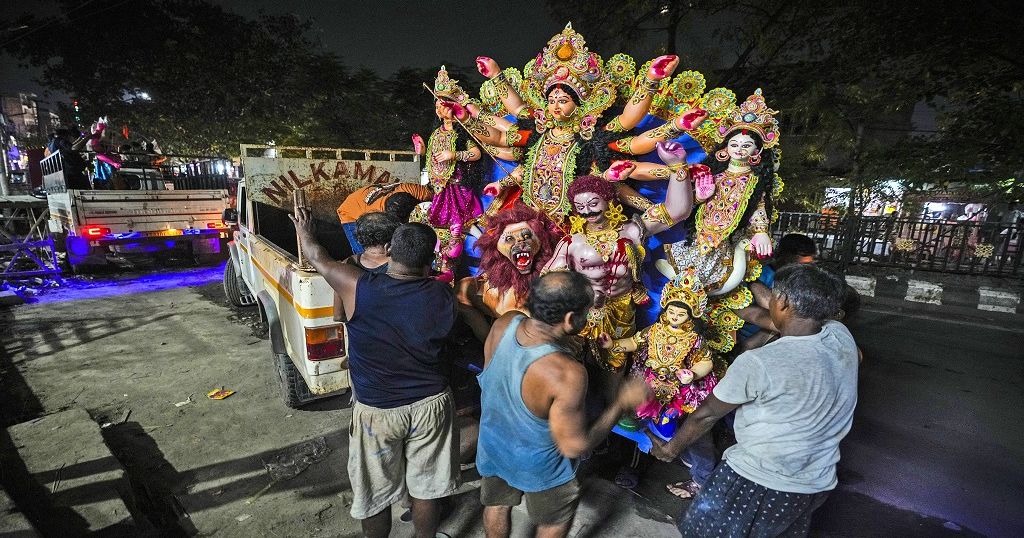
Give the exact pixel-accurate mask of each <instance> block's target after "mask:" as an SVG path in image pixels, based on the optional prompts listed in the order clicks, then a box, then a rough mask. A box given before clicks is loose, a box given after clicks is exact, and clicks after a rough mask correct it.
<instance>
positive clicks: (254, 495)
mask: <svg viewBox="0 0 1024 538" xmlns="http://www.w3.org/2000/svg"><path fill="white" fill-rule="evenodd" d="M219 276H220V275H219V268H204V269H188V270H183V271H166V272H163V273H161V274H158V275H153V274H147V275H136V276H131V275H128V276H121V275H113V276H107V277H100V278H95V279H91V280H77V281H72V282H71V283H70V285H69V286H67V287H65V288H61V289H58V290H48V291H46V292H45V293H44V294H42V295H41V296H40V297H39V301H37V302H35V303H34V304H31V305H25V306H22V307H17V308H16V309H13V310H9V311H6V312H4V311H3V309H0V314H2V315H0V336H2V337H3V338H2V340H3V342H2V344H3V349H2V350H0V351H2V353H0V359H2V360H0V374H2V382H0V389H2V390H0V400H2V403H3V404H5V405H3V406H0V407H2V409H0V411H2V413H0V416H2V418H3V419H4V422H5V424H11V423H14V422H17V421H20V420H27V419H30V418H33V417H35V416H38V415H39V414H44V413H48V412H53V411H55V410H59V409H62V408H66V407H69V406H79V407H83V408H85V409H86V410H88V411H89V412H90V414H91V415H92V416H93V417H94V418H95V419H96V420H98V421H101V422H102V421H106V420H109V418H110V417H118V418H119V417H125V416H128V415H126V413H127V412H128V411H129V410H130V417H131V418H130V419H129V420H127V422H126V423H124V424H120V425H117V426H115V427H112V428H108V429H106V430H104V432H105V435H104V436H105V440H106V441H107V444H108V445H109V446H110V447H111V449H112V450H113V451H114V452H115V454H116V455H117V456H118V459H119V460H121V461H122V464H123V465H125V467H126V468H127V469H128V472H129V475H131V476H132V477H133V478H134V479H135V480H137V481H138V482H139V483H144V484H146V486H145V487H146V488H147V491H146V494H147V496H148V497H149V501H150V502H151V503H152V506H151V507H150V509H149V510H148V513H147V516H148V517H149V518H150V519H153V520H155V521H154V522H155V523H157V524H158V525H161V526H162V524H166V525H167V526H165V527H164V529H170V530H172V531H175V532H169V533H168V534H169V535H174V534H179V535H182V534H191V533H194V532H200V533H214V532H216V533H217V534H220V535H228V536H242V535H259V534H266V535H270V534H276V535H279V536H288V535H306V536H317V535H334V536H337V535H343V536H344V535H351V534H352V533H354V532H355V531H356V529H357V528H358V527H357V523H356V522H355V521H353V520H352V519H351V518H349V517H348V515H347V506H346V504H347V502H348V498H347V497H346V495H350V494H348V493H347V489H348V484H347V476H346V472H345V469H344V453H345V452H346V444H347V443H346V438H345V434H344V432H345V430H346V425H347V420H348V416H349V412H348V410H347V409H345V406H344V404H343V402H337V401H331V400H327V401H324V402H322V403H320V404H317V405H315V406H313V407H311V408H309V409H306V410H303V411H293V410H290V409H287V408H285V407H284V406H283V405H282V404H281V402H280V398H279V396H278V394H277V388H276V385H275V380H274V378H273V373H272V371H271V370H270V368H269V358H268V352H267V347H268V346H267V342H266V340H264V339H262V338H261V336H262V335H260V334H259V332H258V330H254V329H253V327H252V324H253V322H254V319H253V316H252V313H250V314H248V315H245V314H243V313H241V312H239V311H236V310H232V309H230V308H227V307H226V305H225V303H224V300H223V298H222V297H220V290H219ZM905 306H907V305H906V304H905V303H899V304H898V305H890V304H885V303H871V304H867V305H865V308H864V310H863V311H862V312H861V313H860V315H859V317H858V318H857V319H855V320H853V321H852V322H851V327H852V329H853V332H854V335H855V336H856V337H857V341H858V344H859V345H860V346H861V348H862V349H863V350H864V353H865V357H866V359H865V363H864V365H863V367H862V373H861V378H860V401H859V404H858V408H857V414H856V419H855V424H854V427H853V430H852V432H851V433H850V435H849V436H848V437H847V439H846V440H845V441H844V443H843V445H842V461H841V462H840V469H839V473H840V487H839V489H838V490H837V491H836V492H834V493H833V495H832V497H831V498H830V499H829V501H828V503H827V504H826V505H825V506H824V507H823V508H822V509H821V510H820V511H819V513H818V514H817V515H816V518H815V522H814V526H813V532H812V535H814V536H974V535H988V536H1024V515H1022V514H1024V511H1022V510H1021V506H1022V501H1021V499H1024V435H1021V434H1020V431H1019V429H1018V425H1020V424H1022V423H1024V407H1022V406H1021V404H1020V396H1021V387H1022V381H1024V362H1022V359H1024V352H1022V350H1024V338H1022V336H1021V335H1022V334H1024V332H1022V329H1024V320H1022V319H1019V317H1003V318H1002V319H1003V320H1004V321H999V322H993V321H991V320H987V319H984V317H982V316H981V315H980V314H977V315H975V314H974V313H968V314H971V315H961V314H959V313H957V314H952V313H949V311H945V310H941V309H939V310H936V309H934V308H932V309H928V308H923V307H913V306H912V307H909V308H906V309H903V310H901V308H903V307H905ZM993 319H995V318H993ZM1007 320H1008V321H1007ZM221 385H226V386H228V387H229V388H233V389H235V390H237V391H238V393H237V394H236V395H235V396H232V397H231V398H229V399H227V400H223V401H219V402H216V401H212V400H207V399H206V398H203V397H202V395H203V393H204V392H206V391H208V390H210V388H213V387H217V386H221ZM190 395H191V396H193V403H189V404H185V405H181V406H176V405H175V404H176V403H181V402H182V401H185V400H186V399H188V398H189V396H190ZM320 436H323V437H325V438H326V439H327V442H328V445H329V446H331V447H332V448H333V449H334V451H335V453H334V454H332V457H330V458H328V459H327V460H326V461H323V462H320V463H317V464H314V465H313V466H311V467H310V468H309V469H308V470H306V471H305V472H303V473H302V474H300V475H299V476H298V477H296V478H294V479H291V480H288V481H286V482H282V483H280V484H277V485H274V486H273V487H271V488H270V489H269V490H267V491H265V492H263V493H260V492H261V491H262V490H263V489H264V488H266V487H267V486H268V484H269V479H268V478H267V477H266V473H265V470H264V469H263V464H264V463H265V462H266V461H270V460H271V459H273V458H275V457H276V455H278V454H280V453H281V451H287V450H290V449H292V448H294V447H296V446H299V445H301V444H302V443H303V442H305V441H307V440H309V439H314V438H317V437H320ZM602 460H604V461H602ZM617 466H618V461H617V460H614V459H612V458H608V457H604V458H602V457H598V458H595V460H594V461H592V462H591V463H589V464H588V465H587V466H586V467H585V468H584V471H583V472H584V473H585V474H586V475H587V476H593V477H595V479H596V480H601V481H602V484H605V485H607V487H604V486H601V487H595V488H593V489H594V490H599V491H605V490H607V491H611V492H612V493H609V494H608V495H606V497H607V498H608V500H607V504H605V501H601V502H600V503H598V505H596V506H595V507H594V510H592V511H593V512H594V513H595V514H605V515H607V514H608V513H609V510H614V509H617V510H618V511H617V512H616V514H618V515H617V516H616V517H619V518H620V519H621V521H619V520H616V521H619V523H620V527H621V528H627V529H633V532H632V534H628V535H662V534H664V533H663V532H661V531H658V532H656V533H655V534H651V532H649V531H641V530H640V529H646V528H653V527H644V526H643V525H645V524H647V525H652V524H653V523H655V522H660V525H661V526H660V527H658V528H659V529H664V528H665V527H666V526H667V528H669V529H670V528H671V526H670V519H668V518H672V517H676V516H678V515H679V513H680V511H681V510H682V508H683V503H682V502H681V501H679V500H678V499H675V498H673V497H671V496H670V495H668V494H667V493H666V492H665V490H664V485H665V483H666V482H670V481H677V480H680V479H685V478H686V471H685V470H684V469H683V468H682V467H672V466H668V465H667V464H660V463H654V464H651V465H649V466H648V467H647V468H646V469H645V471H644V473H643V476H642V477H641V478H642V480H641V483H640V485H639V486H638V487H637V488H636V489H635V490H634V491H633V494H632V495H629V494H622V495H621V496H616V495H614V492H615V488H614V487H613V486H610V484H608V482H607V481H608V480H610V479H611V478H612V476H613V475H614V474H615V470H616V469H617ZM609 488H610V489H609ZM462 498H465V499H466V502H465V503H464V504H465V506H461V507H460V514H458V515H459V522H462V523H465V525H468V526H463V527H461V528H463V529H477V528H478V525H479V506H478V505H477V504H476V502H475V493H474V492H473V491H470V490H467V491H466V492H464V494H463V496H462V497H460V499H462ZM627 500H629V502H630V503H631V504H630V507H629V508H622V506H621V505H622V503H626V501H627ZM246 501H249V502H246ZM592 502H597V501H592ZM396 515H397V514H396ZM463 520H465V521H463ZM183 521H184V522H185V523H187V525H186V524H184V523H182V522H183ZM462 523H459V524H460V525H462ZM446 524H447V525H454V524H455V523H446ZM594 524H596V525H597V528H604V531H607V532H604V531H601V532H597V533H594V531H590V532H589V533H588V535H594V536H606V535H607V536H611V535H616V536H625V535H627V534H622V533H621V531H613V530H612V528H611V527H609V526H608V525H609V524H608V522H607V521H603V522H602V521H601V520H596V522H595V523H594ZM403 530H404V531H408V530H409V529H403ZM638 533H639V534H638ZM473 534H474V532H472V531H467V533H466V534H463V535H467V536H469V535H473ZM665 535H669V536H670V535H671V532H669V533H668V534H665Z"/></svg>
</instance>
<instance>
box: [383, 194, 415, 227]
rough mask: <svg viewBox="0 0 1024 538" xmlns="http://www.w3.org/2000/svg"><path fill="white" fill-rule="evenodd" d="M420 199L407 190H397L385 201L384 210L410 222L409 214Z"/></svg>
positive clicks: (403, 220)
mask: <svg viewBox="0 0 1024 538" xmlns="http://www.w3.org/2000/svg"><path fill="white" fill-rule="evenodd" d="M419 203H420V201H419V200H417V199H416V197H415V196H413V195H411V194H409V193H407V192H396V193H394V194H392V195H391V196H388V199H387V200H385V201H384V212H385V213H390V214H392V215H394V216H395V217H397V218H398V220H400V221H402V222H409V214H411V213H412V210H413V209H415V208H416V206H417V205H419Z"/></svg>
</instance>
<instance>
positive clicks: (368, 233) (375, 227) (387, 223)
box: [356, 211, 402, 248]
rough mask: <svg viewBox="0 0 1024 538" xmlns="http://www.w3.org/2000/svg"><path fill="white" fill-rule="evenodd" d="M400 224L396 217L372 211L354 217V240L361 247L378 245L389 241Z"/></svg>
mask: <svg viewBox="0 0 1024 538" xmlns="http://www.w3.org/2000/svg"><path fill="white" fill-rule="evenodd" d="M401 225H402V222H401V221H400V220H398V217H396V216H394V215H391V214H388V213H381V212H380V211H373V212H370V213H364V214H363V215H362V216H361V217H359V218H358V219H356V241H359V244H360V245H362V246H363V248H367V247H380V246H384V245H386V244H388V243H390V242H391V236H393V235H395V230H397V229H398V227H399V226H401Z"/></svg>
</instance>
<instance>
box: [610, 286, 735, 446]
mask: <svg viewBox="0 0 1024 538" xmlns="http://www.w3.org/2000/svg"><path fill="white" fill-rule="evenodd" d="M707 307H708V296H707V294H706V293H705V292H704V289H703V287H702V286H701V283H700V281H699V280H697V278H696V277H695V275H694V271H693V270H692V269H689V270H687V271H686V272H684V273H682V274H680V275H675V276H674V277H673V278H671V279H670V280H669V281H668V283H667V284H665V288H664V290H663V291H662V293H661V308H662V313H661V316H660V317H659V318H658V322H657V323H655V324H654V325H651V326H650V327H647V328H645V329H642V330H641V331H639V332H638V333H636V334H634V335H633V336H631V337H629V338H620V339H612V338H611V337H610V336H609V335H608V334H602V335H601V338H600V343H601V346H602V347H603V348H605V349H608V350H610V351H611V352H621V353H628V352H634V355H633V367H632V369H631V370H630V375H631V376H633V377H636V378H638V379H642V380H643V381H644V382H645V383H647V385H648V386H649V387H650V388H651V391H652V392H653V394H654V397H653V398H652V399H651V400H650V401H648V402H647V403H645V404H644V405H642V406H640V407H638V408H637V409H636V418H639V419H652V420H654V424H655V425H656V426H660V425H662V424H665V425H668V424H674V422H675V420H674V419H675V418H676V417H680V416H682V415H683V414H687V413H692V412H693V411H694V410H695V409H696V408H697V406H699V405H700V404H701V402H703V401H704V399H705V398H707V397H708V395H709V394H711V390H712V389H714V388H715V385H717V384H718V380H719V378H720V377H721V376H722V375H724V371H725V368H724V366H725V365H724V364H722V363H721V361H716V355H715V353H714V351H713V347H712V346H713V343H714V342H717V341H718V340H716V339H709V338H708V337H709V335H710V334H711V331H712V330H713V329H712V327H711V326H710V324H709V321H708V319H707V317H706V316H707V314H708V308H707ZM631 419H632V417H627V420H625V422H624V423H620V425H622V426H623V427H625V428H627V429H636V424H635V422H634V421H632V420H631ZM669 436H670V435H669Z"/></svg>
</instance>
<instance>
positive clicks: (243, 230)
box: [236, 183, 260, 293]
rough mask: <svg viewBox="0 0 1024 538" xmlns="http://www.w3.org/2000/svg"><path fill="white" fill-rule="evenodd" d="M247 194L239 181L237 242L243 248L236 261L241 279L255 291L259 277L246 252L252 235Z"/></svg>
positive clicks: (250, 209) (250, 213) (249, 204)
mask: <svg viewBox="0 0 1024 538" xmlns="http://www.w3.org/2000/svg"><path fill="white" fill-rule="evenodd" d="M247 194H248V192H247V190H246V188H245V184H244V183H240V184H239V185H238V194H237V196H236V200H238V202H237V204H236V205H237V206H238V242H239V244H240V246H241V247H242V248H244V249H245V250H244V251H243V252H240V253H239V254H241V255H240V256H239V257H238V263H239V266H240V267H241V270H242V271H241V275H242V279H243V280H245V282H246V284H248V285H249V289H250V290H251V291H252V292H253V293H256V292H257V291H259V290H257V289H256V288H255V287H254V284H255V283H256V282H259V281H260V279H259V278H257V275H256V274H255V273H256V268H255V267H253V263H252V258H251V255H250V254H248V253H249V252H251V251H250V250H249V249H250V246H249V238H250V237H252V223H251V222H250V219H251V218H252V217H251V215H252V207H251V204H252V202H250V201H249V196H248V195H247Z"/></svg>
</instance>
